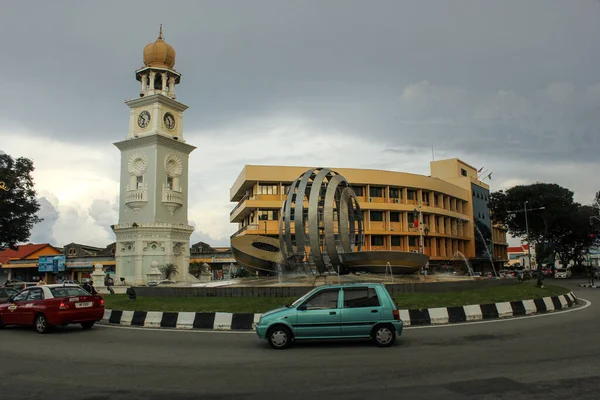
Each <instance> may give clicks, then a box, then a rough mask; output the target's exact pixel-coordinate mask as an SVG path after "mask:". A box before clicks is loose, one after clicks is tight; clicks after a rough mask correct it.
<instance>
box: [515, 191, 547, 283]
mask: <svg viewBox="0 0 600 400" xmlns="http://www.w3.org/2000/svg"><path fill="white" fill-rule="evenodd" d="M527 203H529V200H526V201H525V202H524V203H523V209H522V210H515V211H509V212H508V213H509V214H516V213H518V212H524V213H525V237H526V238H527V261H528V262H529V269H530V270H531V267H532V264H531V240H530V238H529V219H528V218H527V212H528V211H537V210H545V209H546V207H538V208H530V209H527ZM544 223H545V220H544ZM536 268H537V273H538V286H541V281H542V279H541V276H542V271H541V268H540V266H539V265H537V266H536Z"/></svg>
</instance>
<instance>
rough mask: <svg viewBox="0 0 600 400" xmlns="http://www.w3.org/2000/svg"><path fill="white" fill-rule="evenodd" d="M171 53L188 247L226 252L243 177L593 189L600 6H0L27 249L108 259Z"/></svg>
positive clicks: (1, 133)
mask: <svg viewBox="0 0 600 400" xmlns="http://www.w3.org/2000/svg"><path fill="white" fill-rule="evenodd" d="M161 23H162V24H163V27H164V38H165V40H166V42H167V43H169V44H171V45H172V46H173V47H174V48H175V50H176V51H177V60H176V65H175V68H176V69H177V70H178V71H179V72H180V73H182V74H183V77H182V80H181V84H180V85H179V86H178V89H177V95H178V100H179V101H181V102H183V103H185V104H187V105H188V106H189V107H190V108H189V109H188V110H187V111H186V113H185V115H184V117H185V133H184V136H185V138H186V140H187V142H188V143H190V144H193V145H195V146H197V147H198V148H197V149H196V150H195V151H194V152H193V153H192V155H191V158H190V192H189V201H190V207H189V218H190V220H191V221H190V223H192V224H193V225H195V226H196V232H195V233H194V235H193V237H192V241H193V242H194V241H197V240H204V241H206V242H208V243H210V244H214V245H227V244H228V242H229V235H230V234H231V233H232V232H234V231H235V230H236V228H235V226H233V224H230V223H229V211H230V210H231V208H232V207H233V206H234V204H232V203H229V198H228V196H229V188H230V186H231V185H232V184H233V182H234V180H235V178H236V177H237V175H238V174H239V172H240V171H241V169H242V168H243V166H244V165H245V164H275V165H306V166H327V167H334V168H335V167H357V168H360V167H364V168H379V169H389V170H397V171H407V172H413V173H420V174H428V173H429V161H431V157H432V152H431V146H434V148H435V157H436V159H440V158H450V157H459V158H461V159H463V160H465V161H466V162H468V163H470V164H472V165H474V166H476V167H477V168H480V167H485V168H486V169H489V170H490V171H493V172H494V174H493V176H492V181H491V182H489V183H490V184H491V186H492V190H498V189H501V188H506V187H510V186H512V185H514V184H519V183H532V182H535V181H540V182H556V183H559V184H561V185H563V186H565V187H567V188H569V189H571V190H573V191H574V192H575V197H576V200H577V201H579V202H582V203H590V202H591V201H592V197H593V194H594V193H595V191H597V190H599V189H600V179H599V178H598V173H599V172H600V168H599V167H600V161H599V160H598V154H599V150H600V134H599V130H600V1H597V0H580V1H578V0H572V1H564V0H557V1H552V0H539V1H534V0H527V1H523V0H515V1H509V0H502V1H483V0H481V1H480V0H474V1H458V0H453V1H441V0H440V1H426V0H421V1H418V2H417V1H401V0H390V1H384V0H371V1H367V0H362V1H351V0H339V1H337V0H319V1H317V0H314V1H281V0H272V1H267V0H252V1H242V0H235V1H227V0H218V1H217V0H215V1H194V2H192V1H185V2H184V1H174V0H171V1H169V2H165V1H154V0H145V1H107V0H104V1H101V2H100V1H98V2H82V1H75V0H72V1H58V0H54V1H51V2H49V1H42V0H39V1H27V2H24V1H17V0H14V1H5V2H3V4H2V10H1V12H0V35H1V37H2V42H3V43H2V56H1V61H0V76H1V77H2V78H3V80H4V85H3V95H0V150H1V151H4V152H6V153H8V154H10V155H12V156H15V157H16V156H26V157H29V158H32V159H33V160H34V162H35V166H36V171H35V174H34V177H35V184H36V188H37V190H38V193H39V196H40V202H41V205H42V210H41V216H42V217H43V218H44V219H45V221H44V222H42V223H41V224H39V225H38V226H36V228H35V229H34V232H33V235H32V237H31V241H33V242H50V243H52V244H55V245H59V246H62V245H64V244H67V243H70V242H78V243H87V244H90V245H99V246H105V245H106V244H108V243H110V242H112V241H114V235H113V234H112V232H111V230H110V227H109V226H110V225H111V224H114V223H116V222H117V220H118V207H117V203H116V201H117V196H118V188H119V182H118V179H119V162H120V161H119V160H120V153H119V151H118V149H117V148H116V147H114V146H113V144H112V143H113V142H116V141H120V140H123V139H124V138H125V137H126V135H127V129H128V120H129V109H128V107H127V106H126V105H125V104H124V103H123V102H124V101H125V100H126V99H131V98H135V97H137V96H138V93H139V83H138V82H137V81H136V80H135V76H134V71H135V70H136V69H138V68H140V67H142V66H143V62H142V50H143V48H144V46H145V45H146V44H148V43H150V42H153V41H154V40H155V39H156V37H157V35H158V27H159V24H161Z"/></svg>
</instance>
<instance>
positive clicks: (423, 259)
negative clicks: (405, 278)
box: [341, 250, 429, 274]
mask: <svg viewBox="0 0 600 400" xmlns="http://www.w3.org/2000/svg"><path fill="white" fill-rule="evenodd" d="M341 259H342V263H343V265H344V267H345V268H347V269H349V270H351V271H365V272H371V273H375V274H384V273H385V272H386V268H389V267H388V263H389V266H391V267H392V272H393V273H401V274H412V273H414V272H416V271H418V270H419V268H421V267H422V266H424V265H425V264H426V263H427V262H428V261H429V256H428V255H427V254H421V253H412V252H408V251H391V250H374V251H358V252H355V253H343V254H341Z"/></svg>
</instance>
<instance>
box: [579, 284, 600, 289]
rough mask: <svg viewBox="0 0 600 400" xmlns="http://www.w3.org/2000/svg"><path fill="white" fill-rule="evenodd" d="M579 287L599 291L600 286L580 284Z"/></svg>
mask: <svg viewBox="0 0 600 400" xmlns="http://www.w3.org/2000/svg"><path fill="white" fill-rule="evenodd" d="M579 286H580V287H586V288H593V289H600V286H598V285H592V284H591V283H582V284H581V285H579Z"/></svg>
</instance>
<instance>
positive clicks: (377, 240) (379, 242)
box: [371, 235, 384, 246]
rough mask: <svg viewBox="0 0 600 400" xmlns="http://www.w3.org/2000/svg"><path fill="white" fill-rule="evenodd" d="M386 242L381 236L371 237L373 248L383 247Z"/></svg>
mask: <svg viewBox="0 0 600 400" xmlns="http://www.w3.org/2000/svg"><path fill="white" fill-rule="evenodd" d="M383 243H384V240H383V236H381V235H373V236H371V246H383Z"/></svg>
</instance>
